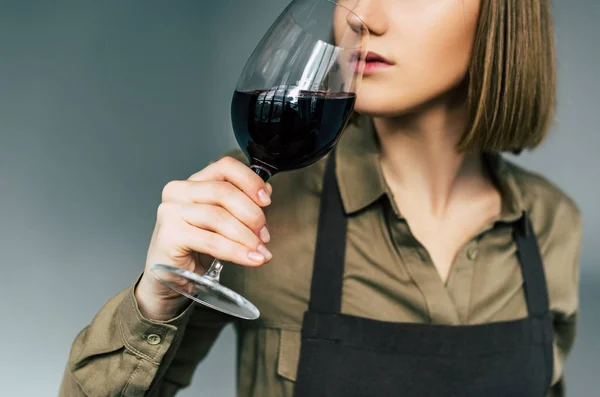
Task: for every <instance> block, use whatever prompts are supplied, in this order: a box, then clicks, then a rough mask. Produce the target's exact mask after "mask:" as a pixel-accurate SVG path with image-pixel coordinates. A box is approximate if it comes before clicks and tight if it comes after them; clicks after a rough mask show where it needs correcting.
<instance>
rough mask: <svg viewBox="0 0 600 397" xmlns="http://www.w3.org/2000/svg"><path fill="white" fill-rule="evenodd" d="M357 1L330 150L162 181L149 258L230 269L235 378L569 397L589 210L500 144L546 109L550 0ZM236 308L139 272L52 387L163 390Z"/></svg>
mask: <svg viewBox="0 0 600 397" xmlns="http://www.w3.org/2000/svg"><path fill="white" fill-rule="evenodd" d="M355 11H356V12H357V13H358V14H359V15H360V16H362V18H363V19H364V21H365V23H366V24H367V26H368V28H369V30H370V32H371V39H370V51H371V53H370V56H369V65H368V67H367V72H366V74H365V77H364V81H363V83H362V85H361V90H360V93H359V97H358V100H357V104H356V110H357V111H358V112H359V114H360V117H358V120H357V121H356V122H355V123H353V124H352V125H351V126H349V127H348V128H347V130H346V132H345V133H344V136H343V137H342V139H341V141H340V143H339V145H338V146H337V148H336V150H335V152H334V153H332V154H330V155H329V156H328V158H327V159H324V160H323V161H320V162H318V163H316V164H314V165H312V166H310V167H308V168H305V169H302V170H298V171H295V172H290V173H285V174H280V175H278V176H276V177H275V178H273V180H272V186H271V185H270V184H265V183H264V182H262V180H261V179H260V178H259V177H258V176H256V175H255V174H253V173H252V172H251V171H250V170H249V169H248V167H246V166H245V165H243V164H242V162H241V161H240V159H241V158H242V156H241V155H240V154H239V153H237V152H236V154H235V155H234V156H233V157H225V158H223V159H221V160H219V161H217V162H215V163H213V164H211V165H209V166H208V167H206V168H205V169H203V170H201V171H200V172H198V173H196V174H194V175H193V176H191V177H190V178H189V179H188V180H186V181H174V182H171V183H169V184H168V185H167V186H166V187H165V189H164V191H163V202H162V204H161V205H160V207H159V210H158V216H157V223H156V228H155V231H154V234H153V236H152V241H151V243H150V247H149V250H148V256H147V262H146V269H148V266H150V265H151V264H153V263H165V264H171V265H175V266H179V267H186V268H195V269H196V270H197V271H202V269H205V268H206V266H208V264H209V263H210V259H211V257H219V258H223V259H225V260H227V261H230V262H233V263H237V264H239V265H240V266H233V265H230V266H226V267H225V270H224V272H223V273H222V282H223V283H224V284H225V285H228V286H230V287H231V288H233V289H234V290H235V291H238V292H240V293H241V294H242V295H244V296H245V297H247V298H248V299H249V300H250V301H252V302H253V303H255V304H256V305H257V306H258V307H259V308H260V310H261V317H260V319H259V320H256V321H250V322H248V321H236V322H235V323H236V326H237V329H238V331H239V360H238V366H239V383H238V390H239V392H238V394H239V395H240V396H291V395H292V394H293V395H295V396H300V397H304V396H333V397H336V396H382V395H408V396H445V395H452V396H454V395H456V396H481V395H485V396H544V395H552V396H562V395H564V394H565V392H564V378H563V363H564V360H565V357H566V356H567V354H568V352H569V351H570V349H571V346H572V344H573V340H574V334H575V326H576V316H577V285H578V255H579V247H580V241H581V217H580V214H579V212H578V209H577V207H576V205H575V204H574V203H573V201H572V200H571V199H570V198H569V197H568V196H567V195H565V194H564V193H563V192H561V191H560V190H559V189H558V188H557V187H555V186H554V185H552V184H551V183H550V182H548V181H547V180H546V179H544V178H543V177H541V176H539V175H535V174H533V173H530V172H528V171H526V170H524V169H522V168H520V167H518V166H516V165H514V164H512V163H510V162H508V161H506V160H504V159H503V158H502V157H501V156H500V153H501V152H520V151H521V150H524V149H531V148H534V147H536V146H538V145H539V144H540V143H541V142H542V140H543V138H544V136H545V135H546V131H547V130H548V127H549V125H550V122H551V120H552V116H553V111H554V102H555V88H556V84H555V68H554V60H553V56H554V48H553V40H552V29H551V17H550V1H549V0H519V1H516V0H514V1H490V0H483V1H481V0H461V1H459V0H432V1H426V2H423V1H411V0H390V1H383V0H360V1H359V2H358V6H357V8H356V9H355ZM266 219H268V221H269V223H268V226H267V221H266ZM267 246H268V248H267ZM230 321H234V319H233V318H231V317H228V316H226V315H223V314H220V313H218V312H215V311H211V310H209V309H206V308H203V307H200V306H196V305H190V304H189V301H188V300H187V298H183V297H181V296H179V295H178V294H176V293H174V292H173V291H171V290H170V289H168V288H166V287H164V286H163V285H162V284H160V283H159V282H158V281H157V280H156V279H155V278H154V277H153V276H152V275H151V274H149V273H148V272H147V271H146V272H143V273H142V275H141V277H140V278H139V279H138V280H137V281H136V282H135V283H133V284H132V286H131V288H129V289H127V290H125V291H123V292H122V293H120V294H119V295H117V296H116V297H114V298H113V299H112V300H110V301H109V302H108V303H107V304H106V305H105V306H104V307H103V308H102V309H101V311H100V312H99V313H98V315H97V316H96V317H95V318H94V320H93V322H92V323H91V324H90V326H89V327H87V328H86V329H84V330H83V331H82V332H81V333H80V334H79V335H78V336H77V338H76V340H75V342H74V344H73V348H72V351H71V355H70V358H69V363H68V366H67V370H66V373H65V377H64V380H63V384H62V391H61V395H63V396H78V395H81V396H83V395H89V396H92V395H93V396H105V395H128V396H129V395H132V396H133V395H136V396H138V395H139V396H141V395H159V396H171V395H174V394H175V392H176V391H177V390H178V389H180V388H181V387H184V386H186V385H188V384H189V383H190V381H191V376H192V373H193V371H194V368H195V367H196V365H197V364H198V363H199V362H200V361H201V360H202V359H203V358H204V357H205V356H206V354H207V352H208V351H209V349H210V347H211V345H212V343H213V342H214V340H215V338H216V337H217V335H218V333H219V331H220V329H221V328H222V327H223V326H224V325H225V324H227V323H228V322H230Z"/></svg>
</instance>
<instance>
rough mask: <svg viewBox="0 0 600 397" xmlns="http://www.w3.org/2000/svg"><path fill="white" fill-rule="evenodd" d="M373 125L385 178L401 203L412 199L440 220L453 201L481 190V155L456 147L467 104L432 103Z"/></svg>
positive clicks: (381, 119)
mask: <svg viewBox="0 0 600 397" xmlns="http://www.w3.org/2000/svg"><path fill="white" fill-rule="evenodd" d="M373 121H374V125H375V128H376V130H377V133H378V135H379V140H380V144H381V165H382V169H383V172H384V175H385V177H386V180H387V182H388V184H389V186H390V188H391V189H392V191H393V192H394V195H400V196H402V200H405V199H407V197H408V200H410V201H414V202H418V203H420V206H423V205H425V206H427V207H429V208H425V210H428V211H430V213H431V214H432V215H434V216H440V217H441V216H443V215H444V214H445V213H446V212H447V210H448V208H449V207H450V205H451V204H452V202H453V201H454V200H456V199H460V198H461V197H468V195H469V194H473V193H475V190H476V189H478V188H480V187H481V183H480V182H481V181H482V180H483V179H484V178H481V177H482V175H483V166H482V162H481V157H480V156H479V155H477V154H464V153H461V152H459V151H458V150H457V149H456V147H457V144H458V142H459V140H460V138H461V136H462V135H463V133H464V131H465V129H466V127H467V126H466V117H465V110H464V106H462V105H461V106H452V105H448V104H433V105H431V106H430V107H428V108H427V109H421V110H419V111H415V112H413V113H412V114H407V115H403V116H400V117H393V118H374V119H373ZM411 198H412V200H411Z"/></svg>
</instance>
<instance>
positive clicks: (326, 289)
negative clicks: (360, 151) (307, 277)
mask: <svg viewBox="0 0 600 397" xmlns="http://www.w3.org/2000/svg"><path fill="white" fill-rule="evenodd" d="M347 226H348V225H347V219H346V214H345V213H344V208H343V205H342V197H341V196H340V190H339V188H338V184H337V178H336V176H335V150H333V151H332V152H331V154H330V155H329V158H328V159H327V166H326V168H325V176H324V179H323V191H322V193H321V205H320V210H319V223H318V229H317V230H318V231H317V243H316V247H315V260H314V269H313V276H312V284H311V287H310V303H309V306H308V308H309V310H310V311H312V312H321V313H340V311H341V309H342V281H343V279H344V259H345V257H346V229H347Z"/></svg>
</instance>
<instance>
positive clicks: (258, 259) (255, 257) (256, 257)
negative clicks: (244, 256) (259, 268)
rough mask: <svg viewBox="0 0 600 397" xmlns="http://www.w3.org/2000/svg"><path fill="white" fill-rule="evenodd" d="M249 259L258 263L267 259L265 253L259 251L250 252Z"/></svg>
mask: <svg viewBox="0 0 600 397" xmlns="http://www.w3.org/2000/svg"><path fill="white" fill-rule="evenodd" d="M248 259H250V260H251V261H252V262H256V263H263V262H264V261H265V257H264V255H262V254H260V253H258V252H248Z"/></svg>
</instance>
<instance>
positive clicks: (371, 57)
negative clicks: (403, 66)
mask: <svg viewBox="0 0 600 397" xmlns="http://www.w3.org/2000/svg"><path fill="white" fill-rule="evenodd" d="M365 61H366V62H367V63H370V62H377V63H384V64H386V65H393V64H394V62H392V61H390V60H388V59H386V58H384V57H383V55H379V54H378V53H376V52H373V51H369V53H368V54H367V58H366V59H365Z"/></svg>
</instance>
